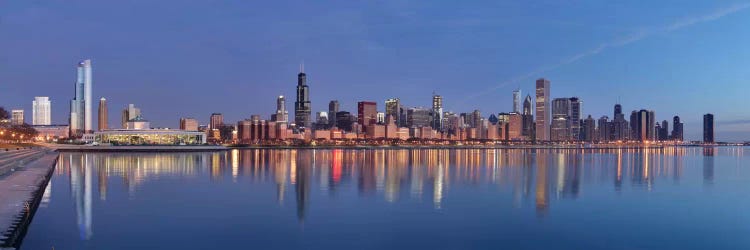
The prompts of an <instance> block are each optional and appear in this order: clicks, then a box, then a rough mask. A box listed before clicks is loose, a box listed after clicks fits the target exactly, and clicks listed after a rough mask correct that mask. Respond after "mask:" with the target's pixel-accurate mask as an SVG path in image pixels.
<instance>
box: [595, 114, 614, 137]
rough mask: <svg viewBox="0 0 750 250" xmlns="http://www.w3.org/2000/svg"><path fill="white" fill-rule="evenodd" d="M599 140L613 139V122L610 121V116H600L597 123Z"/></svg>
mask: <svg viewBox="0 0 750 250" xmlns="http://www.w3.org/2000/svg"><path fill="white" fill-rule="evenodd" d="M597 125H598V126H597V136H596V137H597V141H599V142H609V141H610V140H611V137H610V132H611V131H612V127H611V126H610V125H611V123H610V122H609V117H607V116H606V115H605V116H602V117H601V118H599V121H598V124H597Z"/></svg>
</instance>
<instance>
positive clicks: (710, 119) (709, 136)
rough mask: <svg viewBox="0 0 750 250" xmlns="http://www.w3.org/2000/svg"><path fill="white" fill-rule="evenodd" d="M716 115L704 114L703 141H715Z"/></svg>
mask: <svg viewBox="0 0 750 250" xmlns="http://www.w3.org/2000/svg"><path fill="white" fill-rule="evenodd" d="M714 142H715V141H714V115H713V114H710V113H709V114H705V115H703V143H714Z"/></svg>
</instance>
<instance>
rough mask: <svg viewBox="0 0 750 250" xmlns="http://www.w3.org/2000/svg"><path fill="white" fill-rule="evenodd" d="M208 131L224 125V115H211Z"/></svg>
mask: <svg viewBox="0 0 750 250" xmlns="http://www.w3.org/2000/svg"><path fill="white" fill-rule="evenodd" d="M209 121H210V122H209V123H208V129H219V127H221V125H222V124H224V115H222V114H221V113H213V114H211V117H210V119H209Z"/></svg>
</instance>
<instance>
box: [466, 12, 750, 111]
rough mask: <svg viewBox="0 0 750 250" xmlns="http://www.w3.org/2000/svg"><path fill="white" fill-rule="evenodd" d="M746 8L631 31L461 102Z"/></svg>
mask: <svg viewBox="0 0 750 250" xmlns="http://www.w3.org/2000/svg"><path fill="white" fill-rule="evenodd" d="M747 8H750V3H742V4H736V5H732V6H729V7H726V8H722V9H718V10H714V11H713V12H710V13H708V14H704V15H701V16H697V17H691V18H687V19H684V20H680V21H677V22H674V23H671V24H668V25H664V26H659V27H653V28H649V29H643V30H640V31H638V32H635V33H632V34H630V35H627V36H625V37H621V38H618V39H615V40H612V41H609V42H605V43H602V44H600V45H598V46H596V47H594V48H592V49H589V50H586V51H583V52H581V53H578V54H576V55H573V56H570V57H568V58H566V59H564V60H562V61H560V62H559V63H557V64H553V65H548V66H544V67H541V68H538V69H536V70H533V71H531V72H529V73H526V74H522V75H518V76H516V77H513V78H511V79H508V80H505V81H503V82H501V83H500V84H498V85H495V86H493V87H491V88H488V89H487V90H485V91H482V92H478V93H475V94H473V95H470V96H468V97H467V98H465V99H464V100H463V101H462V102H461V104H463V103H464V102H466V101H467V100H470V99H474V98H476V97H479V96H482V95H485V94H488V93H492V92H493V91H495V90H497V89H500V88H503V87H505V86H508V85H510V84H516V83H518V82H520V81H522V80H525V79H528V78H531V77H534V76H539V75H540V74H542V73H544V72H547V71H550V70H553V69H556V68H559V67H562V66H565V65H568V64H571V63H574V62H577V61H579V60H581V59H584V58H587V57H590V56H594V55H597V54H599V53H601V52H603V51H605V50H607V49H612V48H617V47H622V46H625V45H628V44H631V43H634V42H638V41H640V40H643V39H646V38H648V37H650V36H653V35H658V34H664V33H669V32H672V31H676V30H679V29H683V28H686V27H690V26H692V25H696V24H700V23H705V22H710V21H714V20H717V19H719V18H722V17H724V16H727V15H730V14H733V13H735V12H738V11H742V10H745V9H747ZM459 106H460V105H459Z"/></svg>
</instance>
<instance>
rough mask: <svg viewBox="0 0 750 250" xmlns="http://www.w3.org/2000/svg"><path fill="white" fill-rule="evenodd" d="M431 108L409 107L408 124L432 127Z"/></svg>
mask: <svg viewBox="0 0 750 250" xmlns="http://www.w3.org/2000/svg"><path fill="white" fill-rule="evenodd" d="M430 113H431V112H430V110H428V109H425V108H420V107H414V108H409V109H408V110H406V125H407V126H408V127H417V128H419V127H430V126H431V125H432V116H430Z"/></svg>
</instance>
